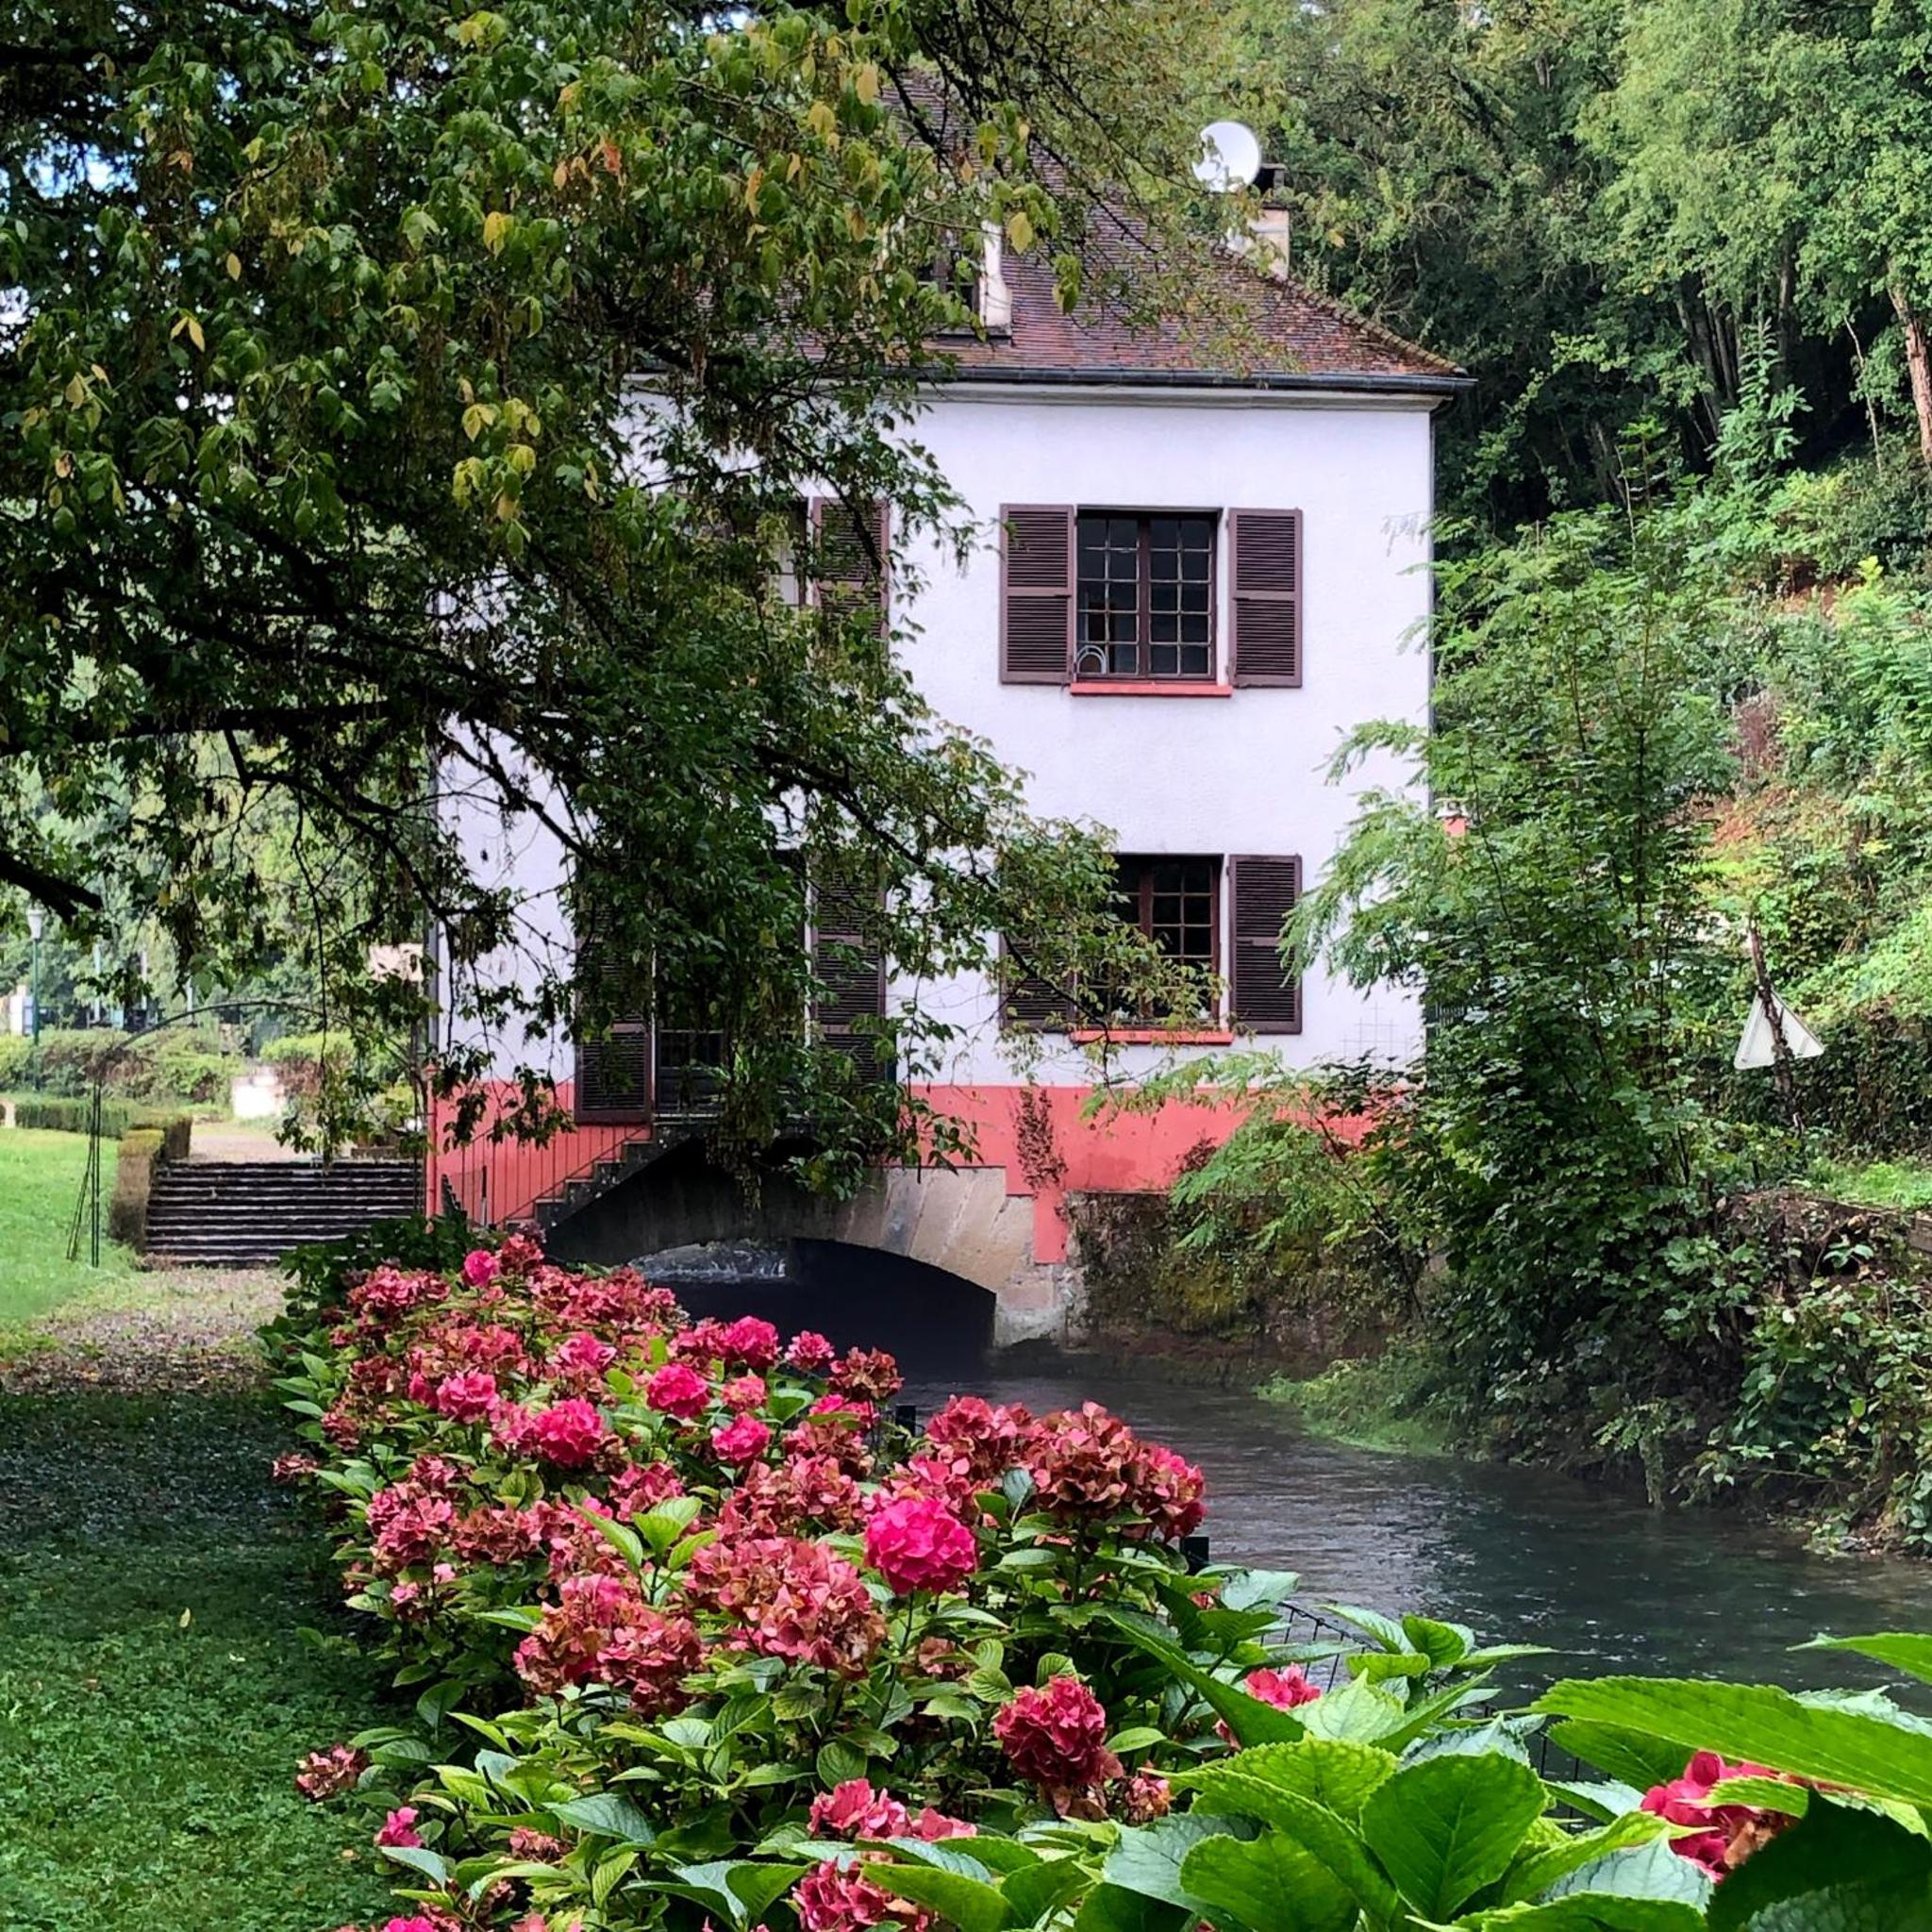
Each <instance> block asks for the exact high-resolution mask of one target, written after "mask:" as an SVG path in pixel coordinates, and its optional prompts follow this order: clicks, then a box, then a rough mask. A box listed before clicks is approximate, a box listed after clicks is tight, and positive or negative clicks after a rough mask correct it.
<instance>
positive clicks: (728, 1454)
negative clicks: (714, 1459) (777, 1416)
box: [711, 1415, 772, 1467]
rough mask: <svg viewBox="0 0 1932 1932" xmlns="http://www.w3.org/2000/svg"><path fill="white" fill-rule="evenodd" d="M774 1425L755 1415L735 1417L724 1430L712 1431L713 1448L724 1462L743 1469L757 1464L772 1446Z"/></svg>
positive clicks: (725, 1425)
mask: <svg viewBox="0 0 1932 1932" xmlns="http://www.w3.org/2000/svg"><path fill="white" fill-rule="evenodd" d="M771 1442H772V1425H771V1424H769V1423H764V1422H760V1421H759V1420H758V1417H757V1416H755V1415H741V1416H734V1417H733V1418H732V1419H731V1420H730V1421H729V1422H728V1423H726V1424H724V1427H723V1428H722V1429H713V1430H712V1431H711V1447H712V1449H713V1450H715V1451H716V1452H717V1455H718V1458H719V1460H720V1461H722V1462H730V1463H736V1464H737V1465H738V1466H740V1467H743V1465H744V1464H746V1463H748V1462H756V1461H757V1460H758V1457H761V1456H762V1455H763V1454H764V1453H765V1451H766V1450H767V1449H768V1448H769V1447H770V1446H771Z"/></svg>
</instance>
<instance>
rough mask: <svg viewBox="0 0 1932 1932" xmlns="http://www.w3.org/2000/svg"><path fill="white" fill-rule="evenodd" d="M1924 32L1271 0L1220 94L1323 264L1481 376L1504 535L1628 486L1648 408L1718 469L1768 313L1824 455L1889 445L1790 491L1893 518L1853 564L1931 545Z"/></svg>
mask: <svg viewBox="0 0 1932 1932" xmlns="http://www.w3.org/2000/svg"><path fill="white" fill-rule="evenodd" d="M1925 31H1926V12H1925V8H1924V7H1923V6H1921V5H1918V4H1903V5H1895V6H1885V7H1874V8H1857V7H1855V8H1838V9H1803V8H1790V7H1789V6H1785V5H1782V4H1778V0H1719V4H1713V0H1641V4H1638V5H1633V6H1623V5H1618V4H1615V0H1558V4H1554V5H1553V4H1547V0H1538V4H1533V5H1532V4H1524V0H1518V4H1505V5H1498V6H1486V7H1483V8H1467V7H1451V6H1448V5H1441V4H1434V0H1340V4H1337V5H1332V6H1324V7H1321V8H1279V7H1272V6H1266V5H1261V4H1252V5H1249V6H1247V7H1245V8H1241V9H1239V10H1238V12H1237V15H1236V19H1235V23H1234V25H1233V26H1232V28H1231V30H1230V32H1229V34H1228V35H1227V37H1226V39H1225V41H1224V43H1223V44H1222V45H1219V46H1217V47H1216V49H1215V58H1213V59H1212V60H1211V61H1210V62H1207V63H1204V70H1203V80H1202V88H1201V98H1202V100H1203V104H1204V106H1208V105H1211V106H1212V108H1214V110H1215V111H1217V112H1222V111H1226V109H1227V108H1229V107H1230V106H1233V107H1235V108H1239V109H1240V110H1241V111H1242V112H1244V113H1245V114H1247V115H1248V116H1249V117H1251V118H1252V119H1253V120H1254V121H1255V122H1256V125H1257V126H1259V127H1260V128H1261V129H1262V130H1263V145H1264V147H1265V149H1266V151H1267V152H1268V154H1269V156H1270V157H1271V158H1279V159H1280V161H1281V163H1282V164H1283V167H1284V170H1285V175H1286V182H1285V187H1286V192H1287V194H1288V196H1289V197H1290V199H1291V205H1292V207H1293V208H1294V211H1295V222H1294V231H1293V232H1294V263H1295V268H1296V270H1297V272H1298V273H1300V274H1303V275H1309V276H1311V277H1313V278H1314V279H1315V280H1316V281H1317V282H1318V283H1323V284H1325V285H1326V286H1328V287H1330V288H1332V289H1334V290H1335V291H1337V292H1338V293H1340V294H1341V296H1342V297H1343V298H1344V299H1346V300H1347V301H1349V302H1350V303H1351V304H1352V305H1354V306H1355V307H1357V308H1360V309H1361V310H1363V311H1364V312H1366V313H1368V314H1370V315H1373V316H1374V317H1375V318H1376V319H1377V320H1380V321H1383V322H1386V323H1388V324H1390V325H1392V326H1393V327H1395V328H1396V329H1398V330H1399V331H1400V332H1402V333H1403V334H1405V335H1407V336H1409V337H1410V338H1412V339H1413V340H1416V341H1423V342H1425V343H1427V344H1428V345H1429V346H1430V347H1432V348H1434V349H1436V350H1438V351H1439V352H1440V353H1441V354H1443V355H1446V356H1448V357H1450V358H1452V359H1454V360H1456V361H1457V362H1459V363H1461V364H1462V365H1463V366H1464V367H1466V368H1467V369H1469V370H1470V371H1471V372H1472V373H1473V374H1474V375H1475V376H1476V377H1477V379H1478V387H1477V391H1476V393H1475V395H1474V398H1473V399H1472V401H1471V403H1470V404H1469V405H1468V406H1467V407H1464V408H1458V409H1457V411H1456V412H1454V413H1453V414H1452V415H1451V416H1450V417H1449V418H1448V419H1447V421H1446V422H1445V424H1444V436H1443V455H1444V460H1445V468H1446V475H1445V476H1444V478H1443V491H1442V494H1443V500H1444V501H1445V502H1447V503H1448V504H1449V505H1450V506H1451V507H1452V508H1455V509H1456V510H1457V512H1459V513H1460V514H1463V515H1466V516H1471V517H1475V518H1478V519H1480V520H1482V521H1483V522H1485V523H1487V524H1488V525H1490V526H1491V528H1492V529H1494V530H1496V531H1498V532H1501V533H1507V532H1510V531H1512V530H1514V529H1515V528H1516V527H1517V526H1518V525H1520V524H1522V523H1524V521H1526V520H1529V519H1532V518H1538V517H1541V516H1544V515H1547V514H1549V513H1550V512H1552V511H1553V510H1558V509H1562V508H1570V507H1574V506H1577V505H1583V504H1589V503H1592V502H1596V501H1600V500H1603V499H1605V498H1613V497H1614V496H1615V495H1616V493H1617V491H1619V489H1620V487H1621V485H1620V470H1621V465H1620V463H1619V461H1618V458H1617V451H1618V448H1619V445H1620V443H1621V442H1622V441H1623V440H1624V437H1625V436H1626V434H1627V433H1628V432H1629V431H1630V430H1631V429H1632V428H1634V427H1635V426H1636V425H1640V424H1641V423H1643V422H1645V421H1646V420H1654V421H1657V422H1660V423H1664V424H1667V425H1669V428H1670V431H1671V433H1672V436H1673V439H1674V441H1681V443H1682V444H1683V446H1684V447H1685V449H1686V450H1687V451H1688V452H1689V453H1691V456H1692V458H1693V460H1694V461H1695V462H1696V463H1697V464H1698V465H1699V466H1700V467H1701V466H1702V465H1704V464H1705V463H1707V462H1708V461H1710V460H1713V459H1714V458H1715V455H1716V451H1717V445H1718V442H1719V440H1720V436H1721V434H1722V424H1723V420H1724V416H1725V414H1726V412H1727V411H1728V410H1730V409H1731V408H1733V407H1734V406H1735V405H1736V404H1737V403H1738V402H1739V400H1740V398H1741V396H1742V395H1743V393H1744V391H1745V387H1746V383H1747V380H1748V365H1749V361H1750V356H1751V344H1752V342H1753V341H1754V339H1755V338H1756V337H1757V334H1758V332H1759V331H1760V329H1768V330H1769V333H1770V339H1771V342H1772V346H1773V352H1774V361H1775V369H1776V372H1777V376H1778V381H1779V383H1780V385H1781V386H1782V385H1787V384H1789V385H1795V386H1797V387H1799V388H1801V389H1802V390H1803V391H1804V395H1805V399H1806V401H1807V405H1808V406H1809V407H1808V414H1807V422H1806V425H1805V428H1804V436H1805V445H1806V453H1807V456H1809V457H1812V458H1831V457H1835V456H1840V455H1843V454H1844V453H1846V452H1847V451H1848V450H1850V449H1852V448H1855V447H1857V446H1858V445H1862V444H1866V443H1868V442H1872V443H1875V444H1876V445H1877V446H1878V450H1879V460H1878V461H1877V463H1876V464H1875V465H1874V464H1867V463H1860V464H1859V465H1857V468H1856V469H1854V468H1852V467H1850V466H1847V468H1846V470H1844V471H1842V472H1840V476H1839V480H1838V483H1837V484H1834V485H1833V486H1831V488H1830V489H1829V490H1828V491H1824V492H1812V493H1809V494H1808V496H1807V492H1806V491H1803V490H1802V489H1800V490H1794V491H1793V492H1792V495H1791V497H1790V499H1789V500H1788V502H1787V503H1786V505H1785V506H1784V508H1785V510H1786V511H1787V512H1788V513H1789V514H1790V516H1791V518H1792V519H1793V521H1794V522H1795V523H1797V524H1799V525H1804V524H1806V523H1807V522H1808V521H1810V520H1811V519H1812V518H1814V517H1816V518H1817V519H1818V521H1819V524H1820V525H1821V529H1820V535H1821V536H1828V535H1829V534H1830V532H1831V531H1832V530H1833V529H1834V528H1836V529H1837V530H1838V531H1840V533H1842V532H1843V531H1844V530H1845V529H1846V528H1847V527H1857V526H1858V525H1863V526H1864V527H1865V528H1866V529H1868V530H1869V531H1870V532H1871V535H1872V538H1873V540H1874V541H1868V542H1866V543H1865V544H1864V545H1863V547H1859V548H1856V549H1851V550H1850V551H1849V553H1848V552H1847V549H1846V546H1845V545H1844V544H1843V543H1842V542H1838V543H1830V542H1827V543H1826V544H1825V545H1824V547H1825V548H1826V549H1827V550H1828V551H1829V553H1830V555H1831V558H1832V562H1831V563H1830V565H1828V566H1827V570H1828V573H1829V574H1831V575H1837V574H1839V573H1840V571H1841V570H1845V569H1855V568H1856V567H1857V562H1858V561H1859V559H1860V558H1863V557H1866V556H1869V555H1873V554H1887V558H1888V561H1891V560H1892V559H1893V558H1894V557H1897V556H1899V555H1900V554H1901V553H1908V554H1910V555H1911V556H1913V557H1914V558H1922V557H1923V555H1924V519H1923V516H1921V517H1919V518H1918V519H1917V520H1916V521H1913V520H1911V518H1910V514H1909V508H1908V506H1909V505H1910V504H1911V503H1912V502H1913V501H1915V500H1919V501H1922V500H1923V491H1924V468H1925V466H1924V460H1923V452H1924V444H1923V441H1922V437H1923V431H1922V430H1920V429H1919V422H1918V420H1915V419H1923V417H1924V408H1926V407H1932V394H1928V395H1927V396H1926V397H1925V398H1924V401H1923V402H1922V403H1915V399H1914V398H1913V396H1912V395H1911V393H1910V387H1911V386H1910V383H1909V381H1908V379H1907V356H1906V353H1905V349H1906V341H1907V321H1908V320H1923V315H1924V308H1925V307H1926V305H1927V302H1928V299H1932V280H1928V279H1927V269H1928V264H1932V257H1928V253H1927V242H1926V235H1925V229H1924V223H1923V221H1922V220H1921V219H1920V218H1919V215H1918V210H1919V209H1920V208H1922V207H1923V206H1924V200H1925V184H1924V178H1923V176H1924V166H1925V163H1924V153H1925V152H1926V145H1927V143H1926V139H1925V136H1926V127H1925V118H1926V116H1927V114H1928V111H1932V108H1928V104H1927V97H1926V93H1925V90H1924V81H1923V70H1922V61H1923V46H1924V33H1925ZM1902 423H1903V424H1911V425H1914V429H1915V432H1917V433H1915V435H1914V437H1913V439H1912V440H1913V443H1914V444H1915V445H1917V451H1918V453H1915V454H1907V452H1906V451H1905V450H1904V449H1901V448H1899V447H1897V446H1896V444H1895V443H1894V442H1893V441H1892V439H1893V435H1894V428H1895V425H1899V424H1902ZM1888 457H1889V458H1890V460H1889V461H1888V460H1887V458H1888ZM1855 476H1856V477H1857V478H1858V480H1857V481H1853V480H1852V479H1853V477H1855ZM1847 486H1848V487H1847ZM1821 495H1824V496H1826V497H1831V498H1836V499H1837V500H1836V501H1821V500H1820V497H1821ZM1847 497H1862V498H1864V499H1865V502H1864V503H1863V504H1862V505H1858V506H1855V505H1854V504H1852V503H1850V502H1847V501H1846V498H1847ZM1888 499H1889V500H1890V502H1889V505H1888Z"/></svg>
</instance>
